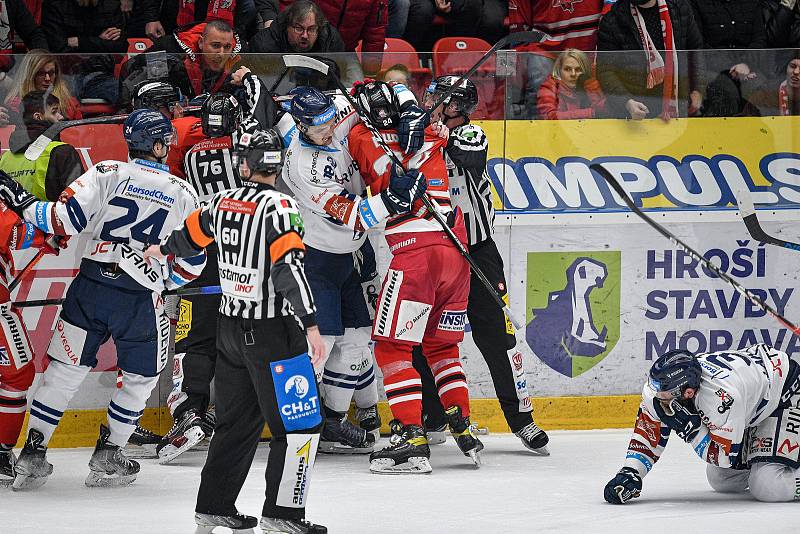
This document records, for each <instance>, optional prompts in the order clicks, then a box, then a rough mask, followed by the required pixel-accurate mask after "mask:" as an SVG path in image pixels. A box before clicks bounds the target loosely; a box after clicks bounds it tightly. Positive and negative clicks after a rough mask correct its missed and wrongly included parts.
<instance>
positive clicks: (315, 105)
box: [289, 87, 336, 132]
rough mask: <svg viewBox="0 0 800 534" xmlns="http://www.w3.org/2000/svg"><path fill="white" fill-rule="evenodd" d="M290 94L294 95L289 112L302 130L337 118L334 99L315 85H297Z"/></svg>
mask: <svg viewBox="0 0 800 534" xmlns="http://www.w3.org/2000/svg"><path fill="white" fill-rule="evenodd" d="M289 94H290V95H292V103H291V105H290V106H289V113H291V115H292V118H293V119H294V121H295V122H296V123H297V128H298V129H299V130H300V131H302V132H305V131H307V130H308V129H309V128H311V127H313V126H319V125H322V124H326V123H328V122H330V121H332V120H333V119H335V118H336V106H335V105H334V103H333V99H332V98H331V97H330V96H328V95H326V94H325V93H323V92H322V91H319V90H317V89H314V88H313V87H296V88H294V89H292V90H291V91H289Z"/></svg>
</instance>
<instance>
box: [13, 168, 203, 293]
mask: <svg viewBox="0 0 800 534" xmlns="http://www.w3.org/2000/svg"><path fill="white" fill-rule="evenodd" d="M199 206H200V203H199V201H198V199H197V194H196V193H195V192H194V191H193V190H192V187H191V185H189V184H188V183H187V182H186V181H185V180H181V179H180V178H177V177H175V176H172V175H171V174H169V172H168V168H167V166H166V165H161V164H159V163H154V162H150V161H145V160H139V159H136V160H133V161H131V162H129V163H124V162H120V161H102V162H100V163H98V164H96V165H94V166H93V167H91V168H90V169H89V170H88V171H86V172H85V173H84V174H83V175H81V176H80V177H79V178H77V179H76V180H75V181H74V182H72V183H71V184H70V185H69V187H68V188H67V189H66V190H65V191H64V193H62V195H61V198H60V199H59V201H58V202H36V203H34V204H32V205H31V206H29V207H28V208H27V209H26V210H25V218H26V219H27V220H29V221H31V222H33V223H34V224H35V225H36V226H37V227H39V228H40V229H41V230H43V231H45V232H49V233H53V234H57V235H75V234H79V233H82V232H86V233H89V234H91V240H90V241H89V242H88V244H87V247H86V250H85V251H84V253H83V258H84V259H89V260H93V261H96V262H101V263H107V264H108V263H111V264H118V265H119V267H120V268H121V269H122V270H123V271H125V273H126V274H128V275H129V276H130V277H131V278H133V279H134V281H136V282H137V283H138V284H140V285H141V286H143V287H144V288H148V289H151V290H153V291H159V292H160V291H163V290H164V289H174V288H176V287H180V286H182V285H184V284H186V283H188V282H190V281H192V280H194V279H195V278H197V276H198V275H199V274H200V272H201V271H202V270H203V266H204V265H205V253H201V254H200V255H198V256H195V257H192V258H186V259H176V260H174V261H173V260H170V261H168V262H167V263H166V264H165V265H162V266H160V268H159V266H158V265H156V264H153V265H152V266H151V265H149V264H148V263H147V262H145V261H144V259H143V258H142V251H143V250H144V249H145V247H146V246H147V245H149V244H156V243H160V242H161V241H162V239H164V238H165V237H166V236H168V235H169V234H170V233H171V232H172V231H173V230H174V229H176V228H178V227H180V226H182V225H183V221H184V220H185V219H186V217H188V215H189V214H190V213H191V212H192V211H194V210H195V209H197V208H198V207H199Z"/></svg>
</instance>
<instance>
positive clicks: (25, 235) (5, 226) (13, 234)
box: [0, 202, 47, 303]
mask: <svg viewBox="0 0 800 534" xmlns="http://www.w3.org/2000/svg"><path fill="white" fill-rule="evenodd" d="M46 238H47V234H45V233H44V232H42V231H41V230H39V229H38V228H36V227H35V226H34V225H33V224H31V223H29V222H25V221H23V220H22V219H20V218H19V217H18V216H17V214H16V213H14V212H13V211H11V210H10V209H8V207H7V206H6V205H5V204H4V203H3V202H0V303H4V302H8V301H9V300H10V299H11V297H10V295H9V292H8V284H9V283H10V282H11V273H13V272H14V258H13V256H12V255H11V251H12V250H22V249H26V248H29V247H35V248H39V247H41V246H42V245H43V244H44V240H45V239H46Z"/></svg>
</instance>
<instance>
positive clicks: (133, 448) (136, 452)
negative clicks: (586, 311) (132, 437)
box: [123, 443, 158, 460]
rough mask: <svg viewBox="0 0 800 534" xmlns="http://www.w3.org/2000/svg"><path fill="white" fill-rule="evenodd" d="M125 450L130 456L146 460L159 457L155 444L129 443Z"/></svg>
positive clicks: (126, 454)
mask: <svg viewBox="0 0 800 534" xmlns="http://www.w3.org/2000/svg"><path fill="white" fill-rule="evenodd" d="M123 450H124V451H125V456H127V457H128V458H134V459H146V460H152V459H155V458H158V454H157V453H156V446H155V445H133V444H131V443H128V444H127V445H125V448H124V449H123Z"/></svg>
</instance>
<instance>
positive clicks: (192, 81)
mask: <svg viewBox="0 0 800 534" xmlns="http://www.w3.org/2000/svg"><path fill="white" fill-rule="evenodd" d="M240 49H241V44H240V43H239V41H238V39H237V36H236V34H235V33H234V31H233V29H232V28H231V27H230V26H229V25H228V23H227V22H223V21H221V20H212V21H211V22H201V23H199V24H195V25H193V26H190V27H188V28H184V29H182V30H178V31H176V32H175V33H174V34H171V35H167V36H164V37H162V38H161V39H159V40H157V41H156V42H155V43H154V44H153V46H152V47H150V49H148V52H157V51H164V52H166V54H163V56H159V55H157V54H150V53H147V54H139V55H138V56H136V57H134V58H133V59H132V60H131V61H129V62H128V64H129V65H130V66H129V67H128V68H127V69H125V70H126V71H127V73H126V75H125V80H124V82H123V84H122V90H121V93H120V104H121V105H124V106H126V107H127V105H129V104H130V101H131V95H133V91H134V88H135V87H136V86H137V85H138V84H140V83H141V82H142V81H144V80H148V79H149V80H151V81H156V80H158V79H160V78H161V77H162V76H163V77H165V78H167V80H165V81H169V83H171V84H172V85H173V86H175V87H177V88H178V89H180V91H181V93H182V94H183V95H184V96H187V97H189V98H191V97H194V96H197V95H200V94H203V93H216V92H218V91H225V92H231V90H230V88H229V87H228V86H229V84H230V80H231V69H232V67H233V63H235V60H236V59H237V57H238V53H239V50H240ZM159 64H160V65H161V66H160V67H159V69H158V71H159V72H158V73H155V72H154V69H153V66H154V65H159Z"/></svg>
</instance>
